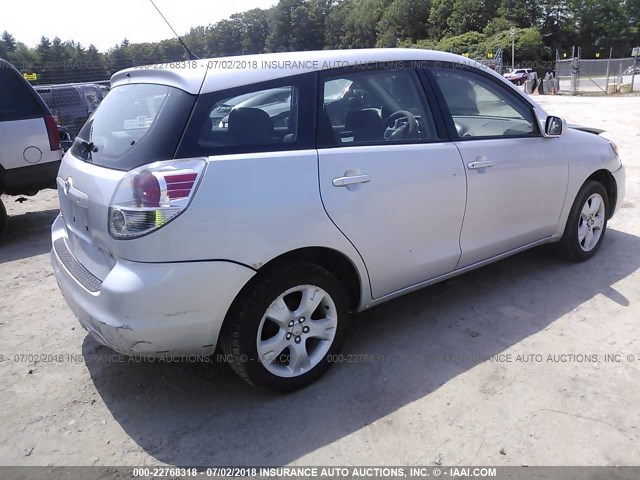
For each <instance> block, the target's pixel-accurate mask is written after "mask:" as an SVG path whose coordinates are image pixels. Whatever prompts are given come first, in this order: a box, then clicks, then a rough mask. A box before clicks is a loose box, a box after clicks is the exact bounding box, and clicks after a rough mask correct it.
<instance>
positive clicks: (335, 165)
mask: <svg viewBox="0 0 640 480" xmlns="http://www.w3.org/2000/svg"><path fill="white" fill-rule="evenodd" d="M224 64H228V65H235V64H238V65H243V64H244V65H249V64H250V65H251V68H242V69H229V68H223V67H221V65H224ZM274 65H275V66H277V68H274ZM189 66H190V67H191V68H184V69H170V68H157V69H153V68H150V69H129V70H125V71H123V72H119V73H117V74H115V75H114V76H113V78H112V89H111V92H110V93H109V95H108V96H107V97H106V99H105V100H104V101H103V102H102V104H101V105H100V107H99V108H98V110H97V111H96V112H95V113H94V114H93V115H92V117H91V118H90V119H89V120H88V122H87V123H86V125H85V126H84V127H83V128H82V130H81V131H80V133H79V134H78V137H77V138H76V140H75V143H74V145H73V147H72V148H71V149H70V151H69V152H68V153H67V154H66V155H65V157H64V159H63V161H62V166H61V168H60V172H59V175H58V179H57V181H58V191H59V197H60V207H61V215H60V216H59V217H58V218H57V220H56V221H55V223H54V225H53V227H52V241H53V251H52V263H53V269H54V271H55V276H56V278H57V280H58V283H59V285H60V289H61V291H62V293H63V295H64V297H65V298H66V300H67V302H68V304H69V306H70V308H71V309H72V310H73V311H74V313H75V314H76V316H77V317H78V320H79V321H80V323H81V324H82V326H83V327H84V328H85V329H86V330H87V331H89V332H90V333H91V334H92V335H93V336H94V337H95V338H96V339H97V340H98V341H99V342H101V343H102V344H104V345H107V346H108V347H110V348H112V349H114V350H116V351H118V352H122V353H125V354H129V355H142V356H174V355H191V354H202V355H205V354H211V353H212V352H213V351H214V350H215V349H216V347H219V348H220V349H221V350H222V352H223V353H224V355H225V358H227V359H228V361H229V363H230V365H231V367H232V368H233V369H234V370H235V371H236V372H237V373H238V374H239V375H240V376H241V377H242V378H243V379H245V380H246V381H248V382H250V383H251V384H253V385H256V386H259V387H262V388H267V389H272V390H276V391H290V390H293V389H296V388H299V387H302V386H304V385H307V384H309V383H310V382H312V381H314V380H315V379H317V378H318V377H319V376H320V375H321V374H322V373H323V372H324V371H325V370H326V369H327V368H328V367H329V365H330V363H331V359H332V358H333V357H332V356H333V355H334V354H336V353H337V352H338V351H339V350H340V348H341V346H342V344H343V342H344V340H345V335H346V333H347V331H348V327H349V318H350V314H351V313H352V312H358V311H361V310H365V309H367V308H370V307H373V306H374V305H377V304H380V303H382V302H384V301H386V300H389V299H391V298H395V297H397V296H399V295H402V294H404V293H407V292H411V291H414V290H416V289H419V288H422V287H425V286H427V285H431V284H433V283H436V282H439V281H441V280H444V279H447V278H449V277H452V276H454V275H459V274H461V273H464V272H467V271H469V270H471V269H474V268H478V267H481V266H483V265H486V264H488V263H490V262H494V261H496V260H499V259H502V258H504V257H506V256H509V255H513V254H515V253H518V252H521V251H523V250H525V249H528V248H532V247H535V246H537V245H541V244H545V243H555V244H556V246H557V249H558V251H559V252H560V253H561V254H562V255H563V256H564V257H565V258H567V259H569V260H572V261H582V260H587V259H589V258H590V257H591V256H593V255H594V254H595V253H596V251H597V250H598V248H599V247H600V245H601V244H602V241H603V238H604V234H605V231H606V226H607V220H608V219H609V218H611V216H612V215H613V214H614V213H615V212H616V210H617V209H618V208H619V206H620V205H621V203H622V199H623V197H624V189H625V184H624V179H625V174H624V167H623V166H622V163H621V161H620V158H619V157H618V154H617V150H616V147H615V145H614V144H612V143H611V142H609V141H607V140H606V139H604V138H602V137H600V136H598V135H594V134H592V133H587V132H584V131H580V130H578V129H574V128H568V127H567V125H566V123H565V122H564V121H563V120H562V119H560V118H558V117H554V116H550V115H548V114H547V113H546V112H545V111H544V110H543V109H542V108H540V106H538V105H537V104H536V103H534V102H533V101H532V100H530V99H529V97H527V96H525V95H523V94H522V93H520V92H519V91H518V89H517V88H515V87H514V86H512V85H511V84H510V83H509V82H508V81H507V80H505V79H504V78H502V77H500V76H499V75H497V74H496V73H495V72H493V71H491V70H489V69H486V68H484V67H483V66H482V65H480V64H477V63H475V62H470V61H469V60H468V59H466V58H464V57H459V56H456V55H452V54H447V53H442V52H431V51H425V50H411V49H381V50H353V51H322V52H302V53H286V54H268V55H259V56H246V57H238V58H230V59H222V60H221V59H216V60H200V61H194V62H189ZM218 67H220V68H218ZM273 89H285V90H286V91H288V92H290V94H288V99H287V100H286V102H288V103H287V106H286V109H285V110H286V111H287V118H288V120H287V122H283V123H280V124H278V123H275V122H274V121H273V119H272V117H271V116H270V114H269V113H268V111H265V109H263V108H261V105H260V104H259V103H258V104H256V105H254V106H249V107H242V106H239V107H237V108H230V109H229V111H225V112H221V111H222V110H224V109H226V108H227V106H228V105H229V100H230V99H234V98H236V99H237V98H238V97H240V96H242V95H248V97H245V98H250V97H251V96H252V95H256V96H257V95H259V94H260V93H261V92H265V91H273ZM280 103H282V102H280ZM279 108H280V107H279ZM215 112H220V113H224V114H225V115H228V122H227V125H226V126H225V128H219V123H220V119H219V118H218V117H219V116H216V114H215Z"/></svg>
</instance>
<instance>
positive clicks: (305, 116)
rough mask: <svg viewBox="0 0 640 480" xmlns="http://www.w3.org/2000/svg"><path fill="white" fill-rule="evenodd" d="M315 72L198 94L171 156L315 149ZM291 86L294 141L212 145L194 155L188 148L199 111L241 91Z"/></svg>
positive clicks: (196, 128)
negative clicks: (294, 110)
mask: <svg viewBox="0 0 640 480" xmlns="http://www.w3.org/2000/svg"><path fill="white" fill-rule="evenodd" d="M316 82H317V72H309V73H302V74H298V75H290V76H286V77H282V78H277V79H274V80H267V81H264V82H256V83H248V84H245V85H241V86H238V87H233V88H228V89H224V90H216V91H214V92H209V93H201V94H200V95H198V98H197V100H196V102H195V105H194V107H193V110H192V111H191V115H190V116H189V119H188V121H187V126H186V128H185V129H184V131H183V134H182V138H181V139H180V142H179V144H178V148H177V149H176V154H175V156H174V158H187V157H193V156H202V157H214V156H220V155H241V154H249V153H269V152H279V151H296V150H313V149H315V148H316V147H315V133H314V132H315V129H316V125H315V121H316V120H315V119H316V112H315V105H316V101H315V96H314V93H315V92H316V91H317V89H316V88H315V84H316ZM289 86H290V87H294V88H297V89H298V112H297V113H298V125H297V132H296V141H295V142H291V143H276V144H273V145H255V146H252V145H239V146H226V147H216V148H215V150H212V151H202V152H200V153H198V154H196V155H194V152H192V151H190V150H191V149H192V148H193V147H190V145H191V144H192V143H193V142H194V141H196V139H197V136H198V134H199V131H200V128H201V125H194V123H193V122H194V121H197V119H198V117H199V116H200V115H201V114H202V112H203V111H207V112H210V111H211V107H213V105H214V104H215V103H216V102H217V101H219V100H221V99H225V98H232V97H237V96H239V95H243V94H245V93H251V92H256V91H261V90H269V89H271V88H278V87H289Z"/></svg>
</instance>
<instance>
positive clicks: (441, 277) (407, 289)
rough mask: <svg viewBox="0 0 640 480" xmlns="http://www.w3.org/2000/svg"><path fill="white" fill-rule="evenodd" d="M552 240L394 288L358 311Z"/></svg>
mask: <svg viewBox="0 0 640 480" xmlns="http://www.w3.org/2000/svg"><path fill="white" fill-rule="evenodd" d="M553 240H554V236H549V237H545V238H543V239H541V240H537V241H535V242H531V243H527V244H526V245H523V246H522V247H518V248H514V249H513V250H509V251H508V252H505V253H501V254H500V255H496V256H494V257H491V258H487V259H486V260H482V261H480V262H476V263H473V264H471V265H467V266H466V267H463V268H458V269H456V270H453V271H451V272H449V273H445V274H443V275H439V276H437V277H434V278H431V279H429V280H426V281H424V282H420V283H417V284H415V285H412V286H410V287H405V288H401V289H400V290H396V291H395V292H392V293H388V294H386V295H383V296H382V297H378V298H375V299H373V300H372V301H371V302H369V303H368V304H367V305H363V306H362V307H361V308H360V309H359V310H358V311H362V310H366V309H368V308H371V307H374V306H376V305H378V304H380V303H383V302H386V301H387V300H391V299H393V298H396V297H400V296H401V295H404V294H407V293H411V292H414V291H416V290H420V289H421V288H424V287H428V286H429V285H434V284H436V283H439V282H442V281H444V280H447V279H449V278H452V277H457V276H458V275H462V274H463V273H467V272H469V271H471V270H475V269H476V268H480V267H484V266H486V265H489V264H490V263H494V262H497V261H499V260H502V259H505V258H507V257H510V256H512V255H516V254H518V253H521V252H524V251H525V250H529V249H531V248H534V247H537V246H539V245H544V244H545V243H551V242H552V241H553Z"/></svg>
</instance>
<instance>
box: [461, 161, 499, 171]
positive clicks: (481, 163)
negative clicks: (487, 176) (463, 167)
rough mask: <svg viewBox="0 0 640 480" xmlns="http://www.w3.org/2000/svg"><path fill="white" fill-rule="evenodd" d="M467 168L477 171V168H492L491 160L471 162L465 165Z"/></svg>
mask: <svg viewBox="0 0 640 480" xmlns="http://www.w3.org/2000/svg"><path fill="white" fill-rule="evenodd" d="M467 167H469V169H471V170H477V169H478V168H486V167H493V162H492V161H491V160H479V161H477V162H471V163H469V164H467Z"/></svg>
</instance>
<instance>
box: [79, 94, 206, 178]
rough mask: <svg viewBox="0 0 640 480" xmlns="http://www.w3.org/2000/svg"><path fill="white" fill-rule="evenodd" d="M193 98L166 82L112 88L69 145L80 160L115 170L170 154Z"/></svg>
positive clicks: (178, 137) (181, 131)
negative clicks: (71, 145) (163, 83)
mask: <svg viewBox="0 0 640 480" xmlns="http://www.w3.org/2000/svg"><path fill="white" fill-rule="evenodd" d="M194 103H195V96H193V95H189V94H188V93H186V92H184V91H182V90H179V89H177V88H173V87H168V86H165V85H148V84H132V85H122V86H119V87H116V88H114V89H112V90H111V92H110V93H109V95H108V96H107V97H106V98H105V99H104V100H103V101H102V103H101V104H100V106H99V107H98V109H97V110H96V112H95V113H94V114H93V115H92V116H91V117H90V118H89V120H88V121H87V123H85V125H84V127H82V130H80V133H79V134H78V136H77V137H76V140H75V142H74V144H73V147H72V148H71V153H72V155H74V156H76V157H78V158H81V159H82V160H84V161H87V162H91V163H95V164H96V165H100V166H103V167H107V168H113V169H116V170H131V169H133V168H136V167H139V166H141V165H144V164H147V163H151V162H156V161H159V160H169V159H172V158H174V155H175V151H176V147H177V145H178V142H179V140H180V137H181V136H182V133H183V131H184V128H185V125H186V123H187V119H188V118H189V114H190V113H191V110H192V109H193V105H194Z"/></svg>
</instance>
